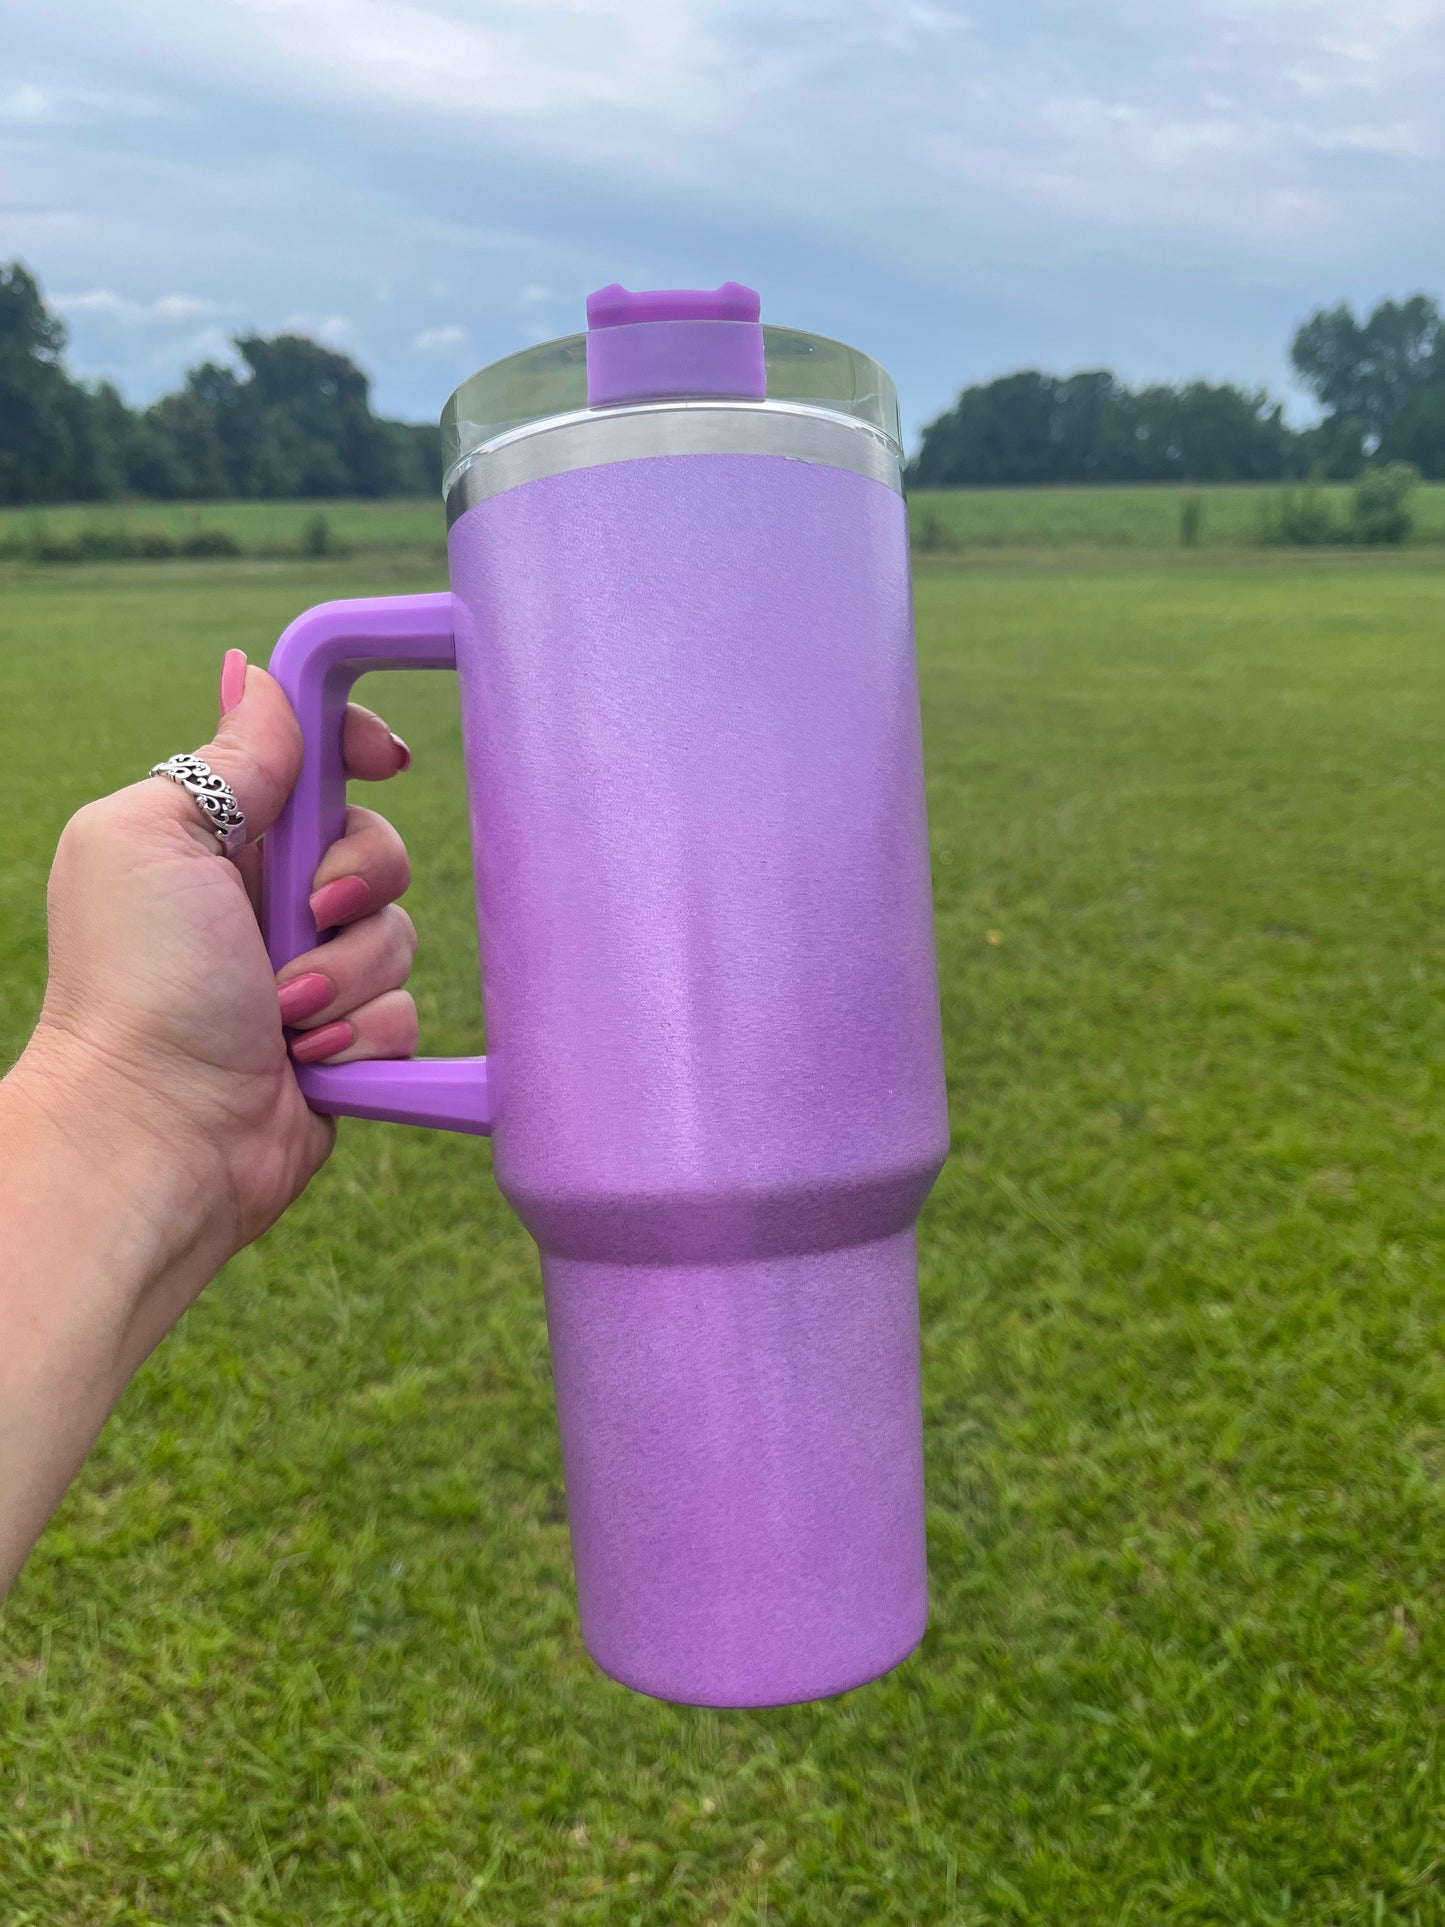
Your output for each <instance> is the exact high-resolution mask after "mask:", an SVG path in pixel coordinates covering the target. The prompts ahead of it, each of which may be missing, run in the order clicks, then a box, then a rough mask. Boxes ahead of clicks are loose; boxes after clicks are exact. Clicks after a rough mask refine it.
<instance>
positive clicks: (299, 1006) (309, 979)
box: [276, 970, 336, 1024]
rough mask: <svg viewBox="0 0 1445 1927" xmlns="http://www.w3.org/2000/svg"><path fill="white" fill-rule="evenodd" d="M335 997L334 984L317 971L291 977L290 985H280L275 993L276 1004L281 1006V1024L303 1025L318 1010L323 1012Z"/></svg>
mask: <svg viewBox="0 0 1445 1927" xmlns="http://www.w3.org/2000/svg"><path fill="white" fill-rule="evenodd" d="M335 995H336V986H335V984H333V983H332V981H331V979H330V978H329V977H323V976H322V974H321V972H320V971H319V970H308V971H307V972H306V973H305V975H304V976H301V977H293V978H292V979H291V981H290V983H287V984H282V986H281V988H280V989H279V990H278V991H277V992H276V1002H277V1003H278V1004H279V1005H280V1006H281V1022H282V1023H283V1024H300V1023H304V1021H305V1020H306V1018H308V1017H314V1016H315V1015H316V1013H317V1011H318V1010H325V1008H326V1006H327V1005H328V1004H329V1003H330V1002H331V999H332V998H333V997H334V996H335Z"/></svg>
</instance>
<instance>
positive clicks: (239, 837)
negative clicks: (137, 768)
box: [150, 756, 246, 856]
mask: <svg viewBox="0 0 1445 1927" xmlns="http://www.w3.org/2000/svg"><path fill="white" fill-rule="evenodd" d="M150 774H151V775H152V776H165V777H169V779H170V780H171V782H173V783H179V784H180V786H181V788H182V789H183V790H187V791H189V792H190V794H191V795H192V796H193V797H194V798H195V800H196V803H197V805H198V806H199V808H200V811H201V814H202V815H203V816H204V817H205V819H206V827H207V828H208V829H209V830H211V831H212V832H213V833H214V835H215V838H216V841H217V843H219V844H220V846H221V855H222V856H237V855H239V853H240V851H241V849H242V848H243V846H244V845H245V841H246V818H245V815H244V814H243V812H242V809H241V806H240V804H239V803H238V802H237V801H236V793H235V791H234V790H233V789H232V788H231V786H230V784H229V783H228V782H227V781H226V780H225V778H224V777H222V776H217V774H216V772H215V771H214V770H213V769H212V768H211V766H210V764H209V763H203V762H202V761H201V759H200V757H199V756H168V757H167V758H166V760H165V762H163V763H157V764H156V765H155V767H154V769H152V770H151V772H150Z"/></svg>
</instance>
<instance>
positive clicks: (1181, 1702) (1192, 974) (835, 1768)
mask: <svg viewBox="0 0 1445 1927" xmlns="http://www.w3.org/2000/svg"><path fill="white" fill-rule="evenodd" d="M1106 499H1107V498H1106ZM261 512H262V511H258V513H261ZM1101 512H1102V511H1101ZM378 513H380V511H378ZM439 579H440V578H439V570H438V569H437V567H436V566H435V565H431V564H428V565H426V566H425V567H422V566H415V567H413V566H410V565H406V566H404V565H402V564H401V563H396V564H394V565H383V564H382V563H380V562H376V561H366V560H364V559H360V558H358V559H357V560H354V561H353V562H351V563H350V564H347V565H335V564H332V565H322V564H317V565H300V564H295V565H281V564H272V565H262V564H253V565H235V564H227V563H213V564H208V565H204V564H196V565H188V564H181V563H172V564H163V565H159V566H155V567H148V566H146V565H142V564H136V565H127V566H125V567H123V568H106V567H103V566H99V565H96V566H92V567H87V568H84V569H76V570H67V569H63V568H49V569H43V570H35V571H30V572H24V571H19V570H15V569H11V570H10V572H9V573H8V574H6V575H4V576H3V577H0V716H3V718H4V719H5V720H4V758H3V763H0V952H3V968H0V1029H3V1034H4V1040H5V1042H6V1044H7V1045H8V1046H9V1048H10V1049H12V1050H13V1049H14V1048H15V1047H17V1046H18V1045H19V1043H20V1042H21V1040H22V1038H23V1036H24V1034H25V1031H26V1028H27V1026H28V1024H29V1022H30V1021H31V1019H32V1017H33V1014H34V1012H35V1009H36V1006H37V1002H38V998H39V994H40V984H41V973H42V888H43V881H44V876H45V871H46V867H47V862H48V856H49V852H50V849H51V846H52V844H53V842H54V839H55V836H56V833H57V831H58V830H59V828H60V825H61V823H62V821H63V820H64V817H65V815H66V814H67V812H68V811H69V810H70V809H72V808H73V807H74V806H75V805H77V804H78V803H80V802H81V801H82V800H84V798H85V797H87V796H88V795H89V794H91V793H92V791H93V790H94V789H96V788H97V787H104V786H110V785H113V784H117V783H121V782H125V781H127V780H130V779H131V778H132V777H134V776H135V774H136V773H137V772H138V771H140V770H142V769H144V768H145V767H146V766H147V765H148V764H149V763H150V762H151V761H152V760H153V758H155V757H156V756H157V755H160V754H162V753H164V752H166V751H168V750H170V749H173V748H175V747H177V746H180V745H185V744H189V743H191V742H193V741H195V740H197V739H198V738H203V737H204V736H205V735H206V734H207V733H208V731H209V728H210V723H211V717H212V715H213V706H214V702H215V684H216V674H217V669H218V665H219V662H220V657H221V652H222V650H223V649H224V648H226V647H227V646H229V645H233V644H237V645H240V646H242V647H244V648H246V649H247V650H248V651H249V652H250V653H251V654H252V655H253V656H255V657H261V658H264V656H265V654H266V651H267V649H268V646H269V643H270V640H271V638H272V637H274V635H275V634H276V633H277V631H278V630H279V628H280V627H281V626H282V625H283V624H284V623H285V622H286V620H287V619H288V618H289V617H290V616H292V615H293V614H295V613H296V612H297V611H298V610H299V609H300V608H302V607H303V606H305V605H306V604H307V603H309V602H312V601H316V600H319V599H321V598H323V597H327V596H332V595H345V594H363V593H372V592H377V591H398V590H403V589H409V588H429V587H435V586H438V583H439ZM917 602H918V622H919V644H920V654H921V664H922V678H923V698H924V714H925V729H926V737H927V748H928V757H929V779H930V803H931V813H932V834H933V845H934V857H935V887H936V896H937V915H938V937H939V949H940V958H941V965H942V982H943V993H944V1017H945V1026H946V1032H947V1048H948V1062H949V1073H950V1083H951V1090H952V1116H953V1128H954V1148H953V1154H952V1156H951V1158H950V1160H949V1163H948V1166H947V1168H946V1170H945V1172H944V1175H943V1177H942V1179H941V1180H940V1182H939V1184H938V1187H937V1190H936V1192H935V1195H934V1197H933V1199H932V1200H931V1202H930V1204H929V1206H928V1208H927V1211H926V1214H925V1218H924V1223H923V1236H922V1252H923V1310H924V1358H925V1398H926V1417H927V1432H928V1438H927V1446H928V1477H929V1493H930V1535H931V1563H932V1574H933V1588H934V1606H933V1619H932V1626H931V1630H930V1632H929V1634H928V1636H927V1640H926V1642H925V1644H924V1646H923V1649H922V1651H921V1652H920V1653H919V1654H918V1655H917V1656H916V1657H914V1658H913V1659H912V1660H910V1661H909V1662H908V1663H907V1664H906V1665H904V1666H903V1667H902V1668H901V1669H900V1670H899V1671H898V1672H896V1673H895V1674H894V1675H893V1676H891V1677H890V1678H889V1679H887V1680H885V1681H883V1682H880V1683H878V1684H876V1685H873V1686H870V1687H866V1688H864V1689H862V1690H860V1691H858V1692H856V1693H853V1694H851V1695H849V1696H847V1697H846V1698H844V1699H842V1700H839V1701H836V1702H833V1703H830V1704H826V1705H819V1706H812V1707H806V1708H799V1709H793V1710H786V1711H778V1712H771V1713H761V1714H759V1713H749V1714H742V1713H739V1714H726V1715H721V1714H715V1713H705V1712H696V1711H688V1710H686V1709H680V1708H671V1707H665V1706H661V1705H657V1704H653V1703H651V1702H648V1701H646V1700H643V1699H640V1698H637V1697H635V1696H633V1695H631V1694H629V1693H627V1692H625V1691H624V1690H623V1689H621V1688H619V1687H616V1686H614V1685H612V1684H610V1683H609V1682H608V1681H607V1680H605V1679H604V1678H602V1677H601V1676H600V1675H599V1674H598V1673H597V1672H596V1671H595V1670H594V1669H593V1667H592V1666H591V1665H590V1663H589V1661H588V1660H587V1658H586V1655H585V1653H584V1652H583V1650H582V1647H581V1645H580V1642H579V1638H578V1634H577V1628H576V1622H575V1617H574V1609H573V1601H572V1596H571V1589H570V1576H569V1559H568V1547H567V1533H566V1525H565V1515H564V1508H563V1495H562V1488H561V1478H560V1468H559V1462H558V1452H557V1445H556V1439H555V1435H554V1424H553V1417H552V1410H551V1397H550V1389H549V1382H548V1372H547V1358H546V1347H545V1336H544V1329H543V1319H542V1309H541V1299H540V1292H539V1288H538V1284H537V1278H536V1266H535V1260H534V1256H533V1253H532V1250H531V1248H530V1245H529V1243H528V1241H527V1239H526V1237H525V1235H524V1234H523V1233H522V1232H521V1231H520V1229H519V1228H518V1226H517V1225H516V1223H515V1222H514V1221H513V1220H512V1219H511V1217H510V1216H509V1214H508V1212H507V1210H506V1208H505V1207H504V1206H503V1205H502V1203H501V1202H500V1200H499V1198H498V1197H497V1195H496V1193H495V1191H494V1190H493V1188H492V1185H491V1181H490V1177H489V1161H488V1153H487V1150H486V1148H485V1146H482V1145H480V1144H478V1143H476V1142H473V1141H469V1140H463V1139H449V1138H446V1137H442V1136H437V1135H432V1134H430V1133H425V1132H417V1131H408V1130H403V1129H394V1128H387V1127H383V1126H373V1125H364V1124H353V1125H351V1126H349V1127H344V1128H343V1132H342V1138H341V1143H340V1147H339V1149H338V1152H337V1154H336V1156H335V1158H334V1159H333V1161H332V1163H331V1165H330V1166H329V1168H328V1170H327V1171H326V1172H325V1173H324V1174H323V1175H322V1177H321V1178H320V1180H319V1181H318V1182H317V1183H316V1185H315V1186H314V1187H313V1189H312V1191H311V1192H310V1194H309V1195H308V1196H307V1198H306V1199H305V1200H304V1201H303V1202H302V1204H301V1205H300V1207H299V1208H298V1209H297V1210H296V1211H295V1212H293V1213H292V1214H291V1216H290V1217H289V1218H288V1219H287V1220H286V1221H285V1222H284V1223H283V1224H282V1225H281V1226H280V1227H278V1229H277V1230H276V1231H275V1232H273V1233H272V1234H271V1235H270V1236H269V1237H268V1238H267V1239H265V1240H264V1241H263V1242H262V1243H261V1244H260V1245H259V1246H257V1247H255V1248H253V1249H252V1250H250V1251H248V1252H247V1253H245V1254H244V1255H243V1256H242V1257H241V1258H239V1259H238V1260H237V1261H236V1262H235V1263H234V1264H233V1265H232V1266H231V1267H230V1268H229V1270H228V1271H227V1272H226V1273H225V1274H224V1275H223V1276H222V1277H221V1278H220V1279H218V1280H217V1282H216V1283H215V1284H214V1286H213V1287H212V1288H211V1289H210V1290H209V1291H208V1292H207V1293H206V1295H205V1296H204V1297H203V1299H202V1300H201V1302H200V1304H199V1305H198V1306H197V1308H196V1309H195V1310H194V1311H193V1312H192V1313H191V1314H190V1315H189V1316H188V1317H187V1319H186V1321H185V1323H184V1325H183V1327H182V1329H181V1330H180V1331H179V1332H178V1333H177V1334H176V1335H175V1336H174V1337H173V1338H172V1339H170V1340H169V1341H167V1343H166V1344H165V1345H164V1346H163V1347H162V1348H161V1350H160V1352H159V1353H158V1355H157V1356H156V1357H155V1358H154V1359H153V1360H152V1361H151V1363H150V1364H149V1365H148V1366H147V1367H146V1368H145V1370H144V1371H143V1372H142V1374H141V1376H140V1378H139V1380H138V1381H137V1383H136V1384H135V1385H134V1387H133V1388H132V1390H131V1391H130V1393H129V1394H128V1396H127V1397H126V1399H125V1401H124V1403H123V1405H122V1407H121V1409H120V1410H119V1412H118V1413H117V1415H116V1417H115V1419H114V1420H113V1422H112V1424H111V1425H110V1427H109V1429H108V1430H107V1432H106V1433H105V1435H104V1437H103V1439H102V1441H101V1444H100V1446H99V1448H98V1450H97V1451H96V1453H95V1455H94V1457H93V1459H92V1461H91V1462H90V1464H89V1465H88V1467H87V1468H86V1470H85V1472H84V1474H83V1476H82V1478H81V1480H80V1482H79V1485H78V1486H77V1488H76V1489H75V1490H74V1492H73V1493H72V1495H71V1496H70V1498H69V1499H68V1500H67V1502H66V1504H65V1506H64V1508H63V1510H62V1512H61V1514H60V1515H59V1517H58V1519H57V1521H56V1523H55V1524H54V1525H53V1526H52V1528H51V1530H50V1531H49V1533H48V1534H47V1536H46V1538H45V1539H44V1541H43V1542H42V1544H41V1546H40V1548H39V1550H38V1551H37V1553H36V1554H35V1556H34V1557H33V1559H32V1561H31V1563H30V1566H29V1567H28V1569H27V1571H26V1572H25V1574H24V1575H23V1577H22V1579H21V1580H20V1582H19V1584H18V1586H17V1588H16V1590H15V1592H14V1594H13V1596H12V1600H11V1602H10V1604H9V1606H8V1608H7V1609H6V1613H5V1616H4V1618H3V1621H0V1919H3V1920H4V1921H5V1923H6V1927H71V1924H72V1923H73V1924H75V1927H100V1924H101V1923H106V1927H142V1924H149V1927H161V1924H162V1923H164V1927H212V1923H232V1924H237V1923H246V1924H247V1927H250V1923H257V1924H258V1927H259V1924H260V1923H266V1924H267V1927H271V1924H275V1927H280V1924H281V1923H286V1927H300V1924H304V1927H340V1924H341V1923H346V1927H357V1924H358V1923H365V1924H366V1927H369V1924H370V1923H374V1922H375V1923H383V1922H385V1923H398V1924H401V1923H405V1924H406V1927H416V1924H417V1923H436V1924H437V1927H441V1924H442V1923H461V1922H468V1923H477V1922H481V1923H488V1927H491V1924H493V1923H495V1924H496V1927H513V1924H514V1923H527V1924H530V1923H532V1922H543V1921H552V1920H556V1921H566V1922H568V1923H579V1924H583V1927H588V1924H591V1923H608V1924H609V1927H610V1924H611V1923H617V1927H623V1924H624V1923H645V1924H646V1927H693V1924H694V1923H697V1924H699V1927H700V1924H701V1923H729V1924H739V1927H740V1924H742V1923H748V1924H749V1927H756V1924H760V1923H763V1922H768V1923H796V1924H797V1927H874V1924H875V1923H886V1924H888V1927H906V1924H913V1927H943V1924H945V1923H946V1924H947V1927H985V1924H988V1927H992V1924H993V1923H1018V1922H1024V1923H1039V1924H1041V1927H1094V1924H1095V1923H1098V1927H1105V1924H1106V1923H1107V1924H1108V1927H1122V1924H1123V1923H1130V1924H1131V1927H1154V1924H1155V1923H1205V1922H1208V1923H1219V1927H1241V1924H1243V1923H1260V1924H1261V1927H1264V1923H1284V1922H1288V1923H1302V1924H1303V1927H1345V1924H1346V1923H1351V1924H1354V1923H1358V1924H1359V1927H1365V1924H1366V1923H1370V1924H1373V1923H1380V1922H1401V1923H1416V1924H1417V1927H1423V1924H1424V1923H1431V1922H1438V1921H1441V1920H1442V1919H1445V1858H1442V1856H1445V1758H1442V1735H1441V1711H1442V1706H1445V1630H1442V1625H1441V1617H1440V1599H1441V1582H1442V1577H1445V1292H1442V1285H1441V1261H1442V1257H1445V1105H1442V1095H1445V1093H1442V1069H1441V1067H1442V1052H1445V1000H1442V995H1441V985H1442V978H1445V925H1442V920H1441V906H1440V891H1441V867H1440V808H1441V791H1442V776H1441V756H1440V743H1441V732H1442V724H1445V560H1442V559H1437V558H1436V557H1434V556H1432V555H1431V554H1430V553H1429V552H1428V551H1422V552H1420V553H1417V554H1416V555H1414V556H1408V555H1406V556H1392V557H1386V558H1371V559H1369V560H1368V561H1365V560H1361V559H1350V558H1344V557H1332V558H1327V559H1310V558H1300V557H1288V556H1278V555H1258V556H1254V557H1250V558H1230V557H1227V556H1222V557H1218V558H1211V557H1210V556H1208V555H1202V556H1191V557H1178V558H1168V559H1165V558H1157V557H1156V558H1150V557H1138V558H1135V559H1134V560H1132V561H1130V560H1128V559H1127V558H1126V559H1120V558H1119V557H1117V556H1113V555H1103V554H1101V555H1098V556H1095V557H1093V558H1076V559H1072V560H1071V559H1070V558H1069V557H1067V556H1059V557H1055V558H1054V559H1053V560H1052V561H1051V563H1050V566H1048V567H1038V566H1030V565H1027V564H1025V563H1021V562H1019V561H1018V560H1016V559H1011V558H992V559H990V558H989V557H987V556H984V557H981V558H973V559H971V560H970V561H969V562H968V564H967V566H966V567H963V568H952V569H950V568H948V567H945V566H940V565H938V564H936V563H934V564H930V565H929V566H928V567H927V568H926V569H924V570H923V571H922V572H921V573H920V578H919V583H918V596H917ZM367 694H368V699H369V700H371V701H373V702H375V703H377V704H378V705H379V706H381V707H383V708H384V709H385V712H386V713H387V714H388V716H389V717H390V718H391V719H392V720H393V722H394V723H395V725H396V726H397V727H398V728H399V729H401V730H402V732H403V733H404V734H405V735H406V736H407V738H408V740H409V741H410V742H411V744H412V746H413V748H414V750H415V752H416V765H415V768H414V769H413V771H412V772H411V773H410V774H409V775H408V776H407V777H406V778H404V779H403V780H402V781H401V782H399V783H397V784H395V785H393V786H392V787H391V789H389V790H388V792H387V795H386V806H387V807H388V808H389V809H391V810H392V812H393V813H394V815H395V816H396V818H397V819H398V821H399V822H400V823H401V824H402V826H403V828H404V829H405V831H406V833H407V835H408V836H409V838H410V840H411V843H412V847H413V850H414V852H415V855H416V859H417V862H416V868H417V881H416V884H415V888H414V890H413V893H412V897H411V900H410V901H411V906H412V908H413V910H414V913H415V915H416V918H417V921H418V923H419V925H420V928H421V931H422V939H423V949H422V955H421V959H420V962H419V969H418V978H417V982H418V996H419V1002H420V1005H421V1010H422V1020H423V1038H424V1046H425V1047H426V1048H428V1049H432V1050H461V1049H467V1048H475V1047H476V1044H477V1040H478V1036H479V1020H478V1016H477V990H476V976H475V971H476V964H475V947H474V943H473V940H472V935H471V930H470V917H471V907H470V885H469V879H468V873H467V853H466V841H465V828H464V818H463V811H462V802H461V795H460V778H459V750H458V740H457V726H456V718H455V709H454V699H453V695H452V692H451V690H450V688H449V687H448V686H447V683H446V681H445V679H441V678H434V677H414V678H404V677H394V678H389V679H387V680H385V681H384V682H382V681H381V679H376V684H375V685H374V686H371V687H369V689H368V692H367Z"/></svg>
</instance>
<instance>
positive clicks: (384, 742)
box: [341, 703, 411, 783]
mask: <svg viewBox="0 0 1445 1927" xmlns="http://www.w3.org/2000/svg"><path fill="white" fill-rule="evenodd" d="M341 757H342V761H343V762H344V763H345V765H346V774H347V775H348V776H354V777H356V778H357V779H358V780H359V781H360V782H363V783H384V782H385V781H386V779H387V777H388V776H399V775H400V774H401V772H402V771H403V770H404V769H410V768H411V751H410V750H409V749H408V748H407V746H406V744H405V743H404V742H403V741H402V740H401V738H400V736H398V735H396V734H395V732H394V731H392V730H390V729H388V728H387V726H386V724H385V723H384V722H383V721H382V720H381V718H380V716H378V715H376V714H375V712H374V711H372V710H370V709H366V708H364V707H363V706H362V705H361V704H360V703H348V704H347V705H346V722H345V724H344V726H343V728H342V732H341Z"/></svg>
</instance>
